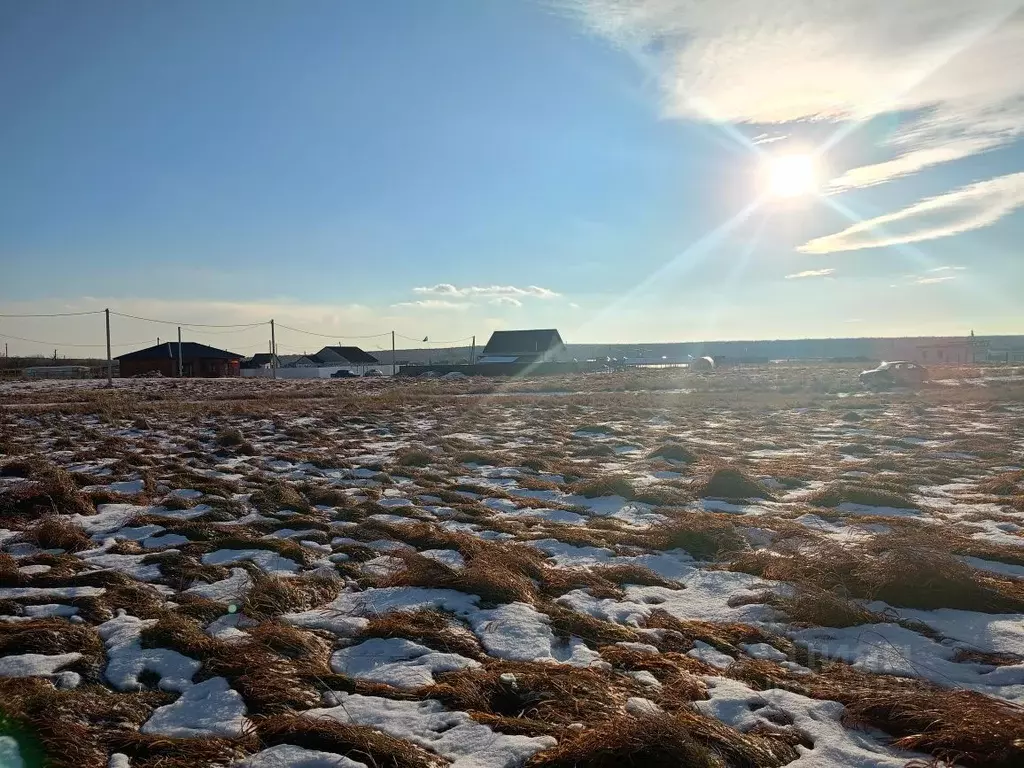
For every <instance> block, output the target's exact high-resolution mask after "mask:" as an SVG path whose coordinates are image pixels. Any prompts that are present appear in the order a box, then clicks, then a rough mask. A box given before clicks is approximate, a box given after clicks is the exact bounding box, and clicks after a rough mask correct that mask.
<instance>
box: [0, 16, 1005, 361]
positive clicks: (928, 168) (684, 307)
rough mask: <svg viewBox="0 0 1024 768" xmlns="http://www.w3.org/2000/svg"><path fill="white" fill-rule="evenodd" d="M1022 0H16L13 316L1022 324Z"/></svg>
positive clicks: (1, 238)
mask: <svg viewBox="0 0 1024 768" xmlns="http://www.w3.org/2000/svg"><path fill="white" fill-rule="evenodd" d="M1022 5H1024V3H1022V2H1021V1H1020V0H1014V1H1013V2H1009V1H1008V0H975V2H972V3H964V2H962V1H961V0H900V2H898V3H893V2H891V1H889V0H886V1H885V2H882V0H785V2H783V1H782V0H779V1H778V2H770V1H768V0H710V1H705V0H519V1H518V2H513V1H512V0H510V1H509V2H480V1H479V0H432V1H431V2H429V3H427V2H420V1H419V0H377V1H376V2H372V3H347V2H337V1H336V0H301V1H300V2H294V3H281V2H278V1H277V0H218V2H216V3H209V2H205V1H204V0H179V1H178V2H174V3H158V2H146V3H140V2H134V1H131V0H90V2H88V3H74V2H68V1H67V0H60V1H58V2H54V1H53V0H33V2H31V3H18V2H2V3H0V105H2V106H0V109H2V115H3V117H2V119H0V343H3V342H6V343H7V344H8V345H9V347H8V348H9V351H10V354H12V355H13V354H25V353H37V352H45V353H52V352H53V350H55V349H56V350H58V352H59V354H61V355H69V356H70V355H73V354H85V353H87V352H90V351H93V352H96V353H99V352H101V351H102V349H101V345H102V344H103V342H104V336H103V323H104V320H103V316H102V315H74V316H70V317H31V318H25V317H4V316H2V315H17V314H54V313H75V312H89V311H92V310H97V309H103V308H107V307H109V308H110V309H111V310H113V311H115V312H117V313H119V314H117V315H115V316H114V317H113V318H112V322H111V334H112V339H113V343H114V354H115V355H116V354H118V353H120V352H125V351H129V350H130V349H132V348H135V347H138V346H140V345H144V344H148V343H152V342H155V340H156V338H157V337H160V338H162V339H170V338H172V337H173V338H176V333H177V331H176V327H175V326H176V325H178V324H182V325H184V326H185V328H184V330H183V335H184V338H186V339H187V340H195V341H202V342H205V343H209V344H213V345H214V346H220V347H225V348H228V349H231V350H232V351H236V352H240V353H244V354H248V353H252V352H256V351H265V350H266V349H267V340H268V338H269V326H267V325H265V324H260V325H253V324H257V323H264V322H265V321H267V320H269V319H270V318H274V319H275V321H276V325H277V326H279V328H278V329H277V341H278V343H279V348H280V349H281V351H283V352H299V351H315V350H316V349H319V347H320V346H322V345H323V344H324V343H334V342H348V343H355V344H360V345H361V346H364V347H365V348H367V349H370V350H373V349H379V348H390V343H391V339H390V333H391V331H395V332H396V333H397V334H398V336H397V343H398V346H399V347H402V346H405V347H411V346H423V344H421V343H418V342H420V340H421V339H423V338H428V339H429V340H430V341H429V342H428V344H438V345H445V344H451V343H454V342H460V343H461V341H463V340H468V338H469V337H471V336H472V335H476V336H477V340H478V343H480V344H482V343H483V342H484V341H485V340H486V338H487V336H488V335H489V334H490V332H492V331H494V330H497V329H502V328H530V327H556V328H558V329H559V330H560V331H561V333H562V336H563V338H565V339H566V341H567V342H568V343H572V342H578V343H583V342H658V341H689V340H702V339H705V340H712V339H759V338H802V337H849V336H876V335H879V336H902V335H965V334H967V333H968V332H970V331H971V330H974V331H975V332H976V333H977V334H979V335H990V334H1005V333H1024V259H1022V256H1021V251H1022V245H1021V244H1022V243H1024V213H1022V212H1021V208H1022V207H1024V141H1022V139H1024V137H1022V134H1024V9H1022ZM793 155H798V156H806V157H810V158H813V161H814V165H815V167H816V169H817V179H816V184H815V188H814V189H813V190H811V191H809V192H808V193H807V194H803V195H799V196H797V197H794V198H782V197H779V196H777V195H774V194H772V191H771V185H770V184H769V183H768V181H767V179H769V178H770V177H771V173H772V169H773V168H775V167H776V165H775V163H776V162H777V158H779V157H786V156H793ZM124 315H132V316H135V317H136V318H150V319H153V320H160V321H161V322H150V321H149V320H139V319H133V318H132V317H125V316H124ZM248 325H253V327H244V326H248ZM209 326H223V327H216V328H214V327H209ZM228 326H237V327H228ZM361 337H365V338H361ZM413 342H417V343H413ZM90 345H99V346H90Z"/></svg>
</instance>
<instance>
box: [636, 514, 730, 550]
mask: <svg viewBox="0 0 1024 768" xmlns="http://www.w3.org/2000/svg"><path fill="white" fill-rule="evenodd" d="M634 538H635V539H636V543H637V544H640V545H641V546H647V547H649V548H651V549H658V550H669V549H684V550H686V551H687V552H689V553H690V555H692V556H693V557H694V558H695V559H697V560H711V559H714V558H716V557H718V556H720V555H724V554H729V553H734V552H739V551H742V550H743V549H745V548H746V546H747V543H746V540H745V539H744V538H743V536H742V534H740V532H739V531H738V530H737V529H736V525H735V524H734V523H733V521H732V519H730V518H729V516H728V515H725V514H716V513H714V512H683V513H680V514H677V515H674V516H673V517H671V518H670V519H669V520H667V521H666V522H664V523H661V524H658V525H654V526H652V527H651V528H650V529H649V530H647V531H645V532H643V533H640V534H636V535H635V537H634Z"/></svg>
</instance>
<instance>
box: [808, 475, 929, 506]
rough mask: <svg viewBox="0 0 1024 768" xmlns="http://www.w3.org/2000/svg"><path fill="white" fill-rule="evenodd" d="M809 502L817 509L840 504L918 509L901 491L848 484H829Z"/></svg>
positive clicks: (816, 492)
mask: <svg viewBox="0 0 1024 768" xmlns="http://www.w3.org/2000/svg"><path fill="white" fill-rule="evenodd" d="M807 502H808V503H810V504H813V505H815V506H817V507H838V506H839V505H840V504H843V503H849V504H862V505H864V506H869V507H896V508H898V509H918V505H917V504H915V503H914V502H912V501H911V500H910V499H908V498H907V497H906V496H905V495H904V494H903V493H901V492H899V491H896V490H892V489H889V488H880V487H874V488H872V487H870V486H866V485H862V484H860V483H846V482H836V483H829V484H828V485H826V486H825V487H824V488H821V489H820V490H818V491H815V492H814V493H813V494H811V495H810V496H808V497H807Z"/></svg>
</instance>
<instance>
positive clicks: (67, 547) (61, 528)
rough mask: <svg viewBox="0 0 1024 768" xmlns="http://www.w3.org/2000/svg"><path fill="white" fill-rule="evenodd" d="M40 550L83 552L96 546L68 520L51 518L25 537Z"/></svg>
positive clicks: (46, 519)
mask: <svg viewBox="0 0 1024 768" xmlns="http://www.w3.org/2000/svg"><path fill="white" fill-rule="evenodd" d="M23 538H24V540H25V541H30V542H32V543H33V544H35V545H36V546H37V547H39V548H40V549H63V550H64V551H65V552H81V551H82V550H86V549H92V548H93V547H94V546H96V545H95V544H94V543H93V541H92V540H91V539H90V538H89V537H88V536H86V535H85V533H83V532H82V529H81V528H79V527H78V526H76V525H74V524H73V523H71V522H70V521H69V520H68V519H67V518H64V517H56V516H49V517H45V518H43V520H42V521H41V522H39V523H38V524H36V525H35V526H34V527H33V528H31V529H29V530H28V531H26V532H25V534H24V535H23Z"/></svg>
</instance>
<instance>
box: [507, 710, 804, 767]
mask: <svg viewBox="0 0 1024 768" xmlns="http://www.w3.org/2000/svg"><path fill="white" fill-rule="evenodd" d="M798 757H799V753H798V752H797V750H796V748H795V747H794V746H793V745H792V743H791V742H790V740H789V739H787V738H786V737H785V736H784V735H781V734H767V733H765V734H743V733H740V732H739V731H737V730H736V729H734V728H730V727H729V726H727V725H725V724H724V723H722V722H720V721H719V720H716V719H714V718H711V717H706V716H704V715H700V714H698V713H696V712H693V711H688V710H680V711H678V712H675V713H672V714H669V713H658V714H654V713H651V714H644V715H640V716H635V715H618V716H616V717H613V718H610V719H608V720H604V721H600V722H598V723H596V724H594V725H593V726H592V727H590V728H586V729H584V730H583V731H579V732H576V733H573V734H571V735H569V736H567V737H564V738H563V739H562V740H561V741H560V742H559V744H558V746H556V747H554V748H552V749H549V750H546V751H544V752H541V753H539V754H537V755H534V756H533V757H532V758H530V759H529V760H527V762H526V766H527V767H528V768H619V766H623V765H638V766H639V765H642V766H650V768H679V766H687V768H723V766H749V767H751V768H755V767H756V768H774V767H775V766H782V765H785V764H786V763H789V762H792V761H793V760H796V759H797V758H798Z"/></svg>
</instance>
